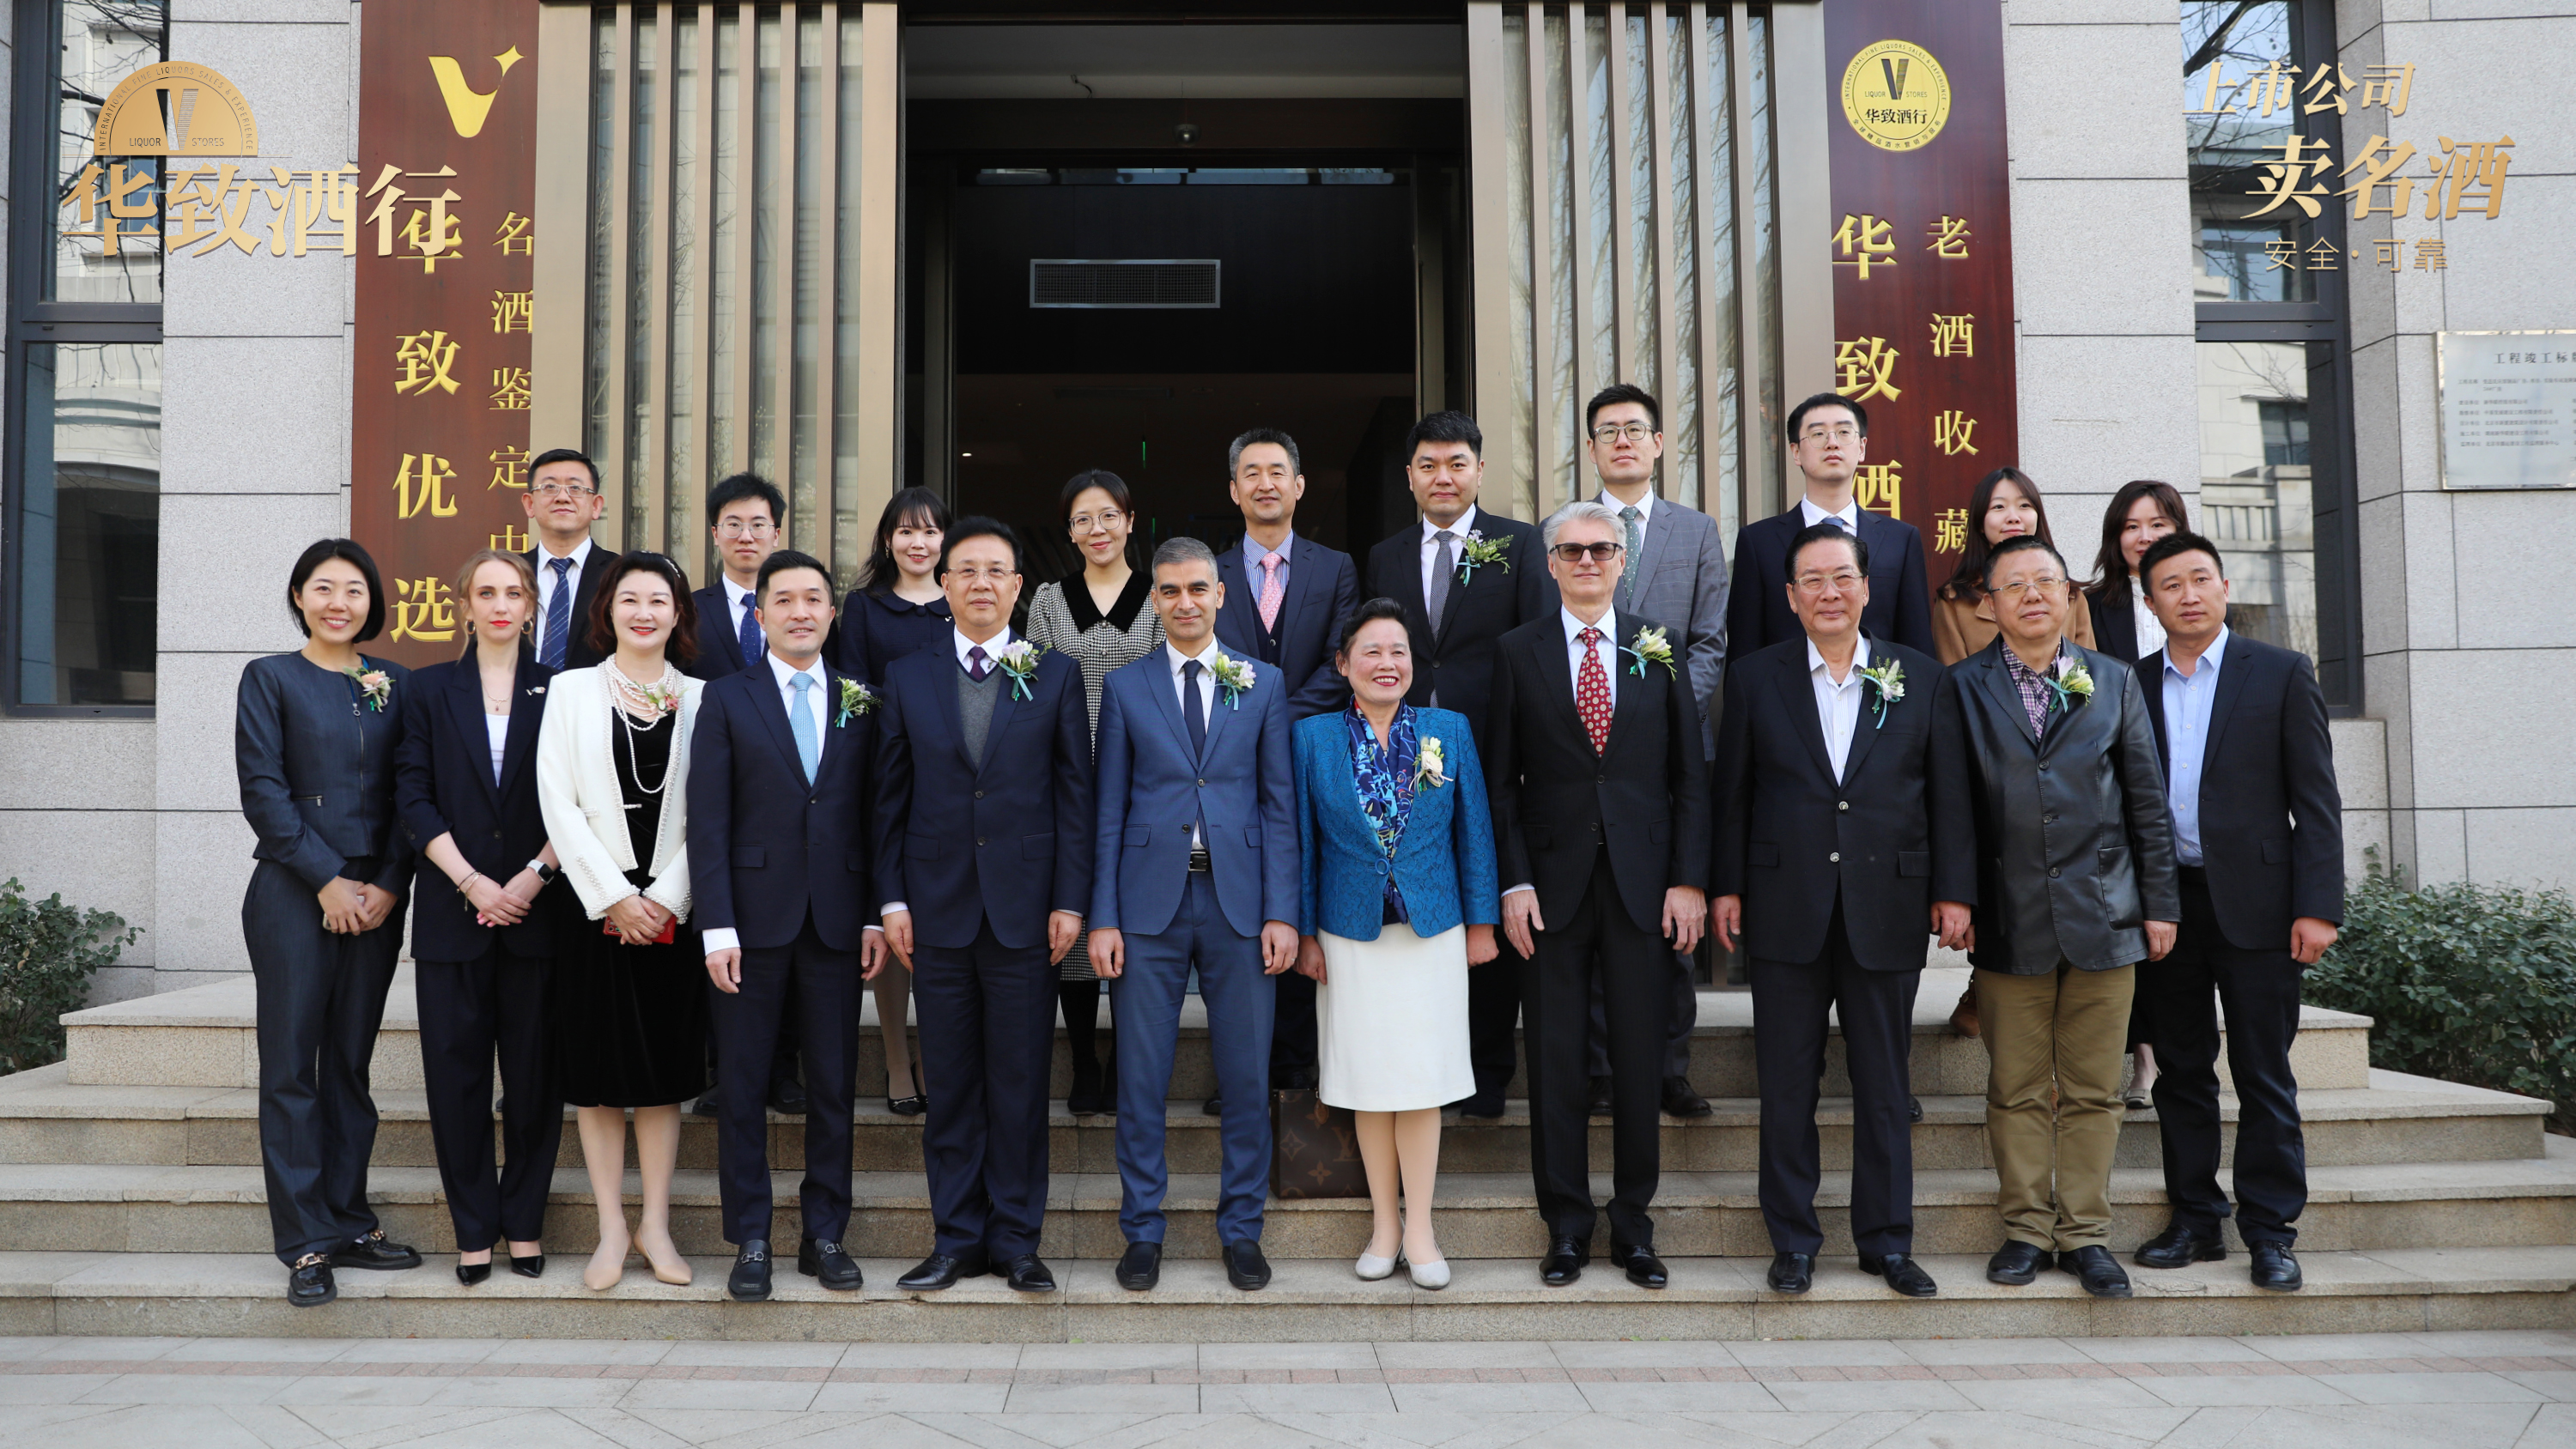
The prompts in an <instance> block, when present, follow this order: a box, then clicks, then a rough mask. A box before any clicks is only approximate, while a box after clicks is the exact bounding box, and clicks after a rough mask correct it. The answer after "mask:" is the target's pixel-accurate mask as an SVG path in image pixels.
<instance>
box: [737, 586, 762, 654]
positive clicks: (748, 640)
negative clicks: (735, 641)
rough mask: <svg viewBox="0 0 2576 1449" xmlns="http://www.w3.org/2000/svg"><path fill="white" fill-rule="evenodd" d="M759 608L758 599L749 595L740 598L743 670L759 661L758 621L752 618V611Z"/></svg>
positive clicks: (759, 638)
mask: <svg viewBox="0 0 2576 1449" xmlns="http://www.w3.org/2000/svg"><path fill="white" fill-rule="evenodd" d="M759 607H760V600H759V599H758V598H756V597H754V596H753V595H750V594H745V595H743V596H742V666H743V668H745V669H749V668H750V667H751V666H752V665H754V664H756V663H758V662H759V661H760V652H761V642H762V641H761V637H760V620H759V619H757V618H754V617H753V611H754V610H756V609H758V608H759Z"/></svg>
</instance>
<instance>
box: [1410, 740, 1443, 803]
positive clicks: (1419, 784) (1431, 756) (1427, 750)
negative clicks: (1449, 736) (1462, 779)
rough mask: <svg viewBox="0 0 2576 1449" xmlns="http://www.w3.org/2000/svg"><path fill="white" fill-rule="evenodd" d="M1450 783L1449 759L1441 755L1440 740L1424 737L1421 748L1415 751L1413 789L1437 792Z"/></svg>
mask: <svg viewBox="0 0 2576 1449" xmlns="http://www.w3.org/2000/svg"><path fill="white" fill-rule="evenodd" d="M1448 783H1449V759H1448V757H1447V756H1446V755H1444V754H1442V753H1441V750H1440V738H1439V736H1437V735H1424V736H1423V737H1422V744H1421V746H1420V747H1419V748H1418V749H1416V750H1415V751H1414V770H1413V787H1414V788H1415V789H1417V790H1437V789H1439V788H1440V787H1441V786H1443V785H1446V784H1448Z"/></svg>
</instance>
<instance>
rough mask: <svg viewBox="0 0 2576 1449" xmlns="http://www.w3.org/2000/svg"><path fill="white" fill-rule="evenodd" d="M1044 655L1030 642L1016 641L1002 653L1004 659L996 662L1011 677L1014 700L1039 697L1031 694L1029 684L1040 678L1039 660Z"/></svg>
mask: <svg viewBox="0 0 2576 1449" xmlns="http://www.w3.org/2000/svg"><path fill="white" fill-rule="evenodd" d="M1042 654H1043V651H1041V650H1040V649H1039V648H1038V646H1036V645H1035V644H1032V643H1030V642H1029V641H1028V640H1026V639H1014V640H1012V641H1011V643H1010V647H1009V648H1007V649H1004V650H1003V651H1002V657H1001V658H1000V659H998V660H996V661H994V662H996V663H998V664H1000V665H1001V666H1002V672H1003V673H1004V674H1007V675H1009V676H1011V697H1012V698H1014V699H1034V698H1036V697H1037V696H1036V695H1035V694H1033V693H1031V692H1030V689H1029V682H1030V681H1031V680H1034V679H1036V678H1037V677H1038V660H1039V658H1040V657H1042Z"/></svg>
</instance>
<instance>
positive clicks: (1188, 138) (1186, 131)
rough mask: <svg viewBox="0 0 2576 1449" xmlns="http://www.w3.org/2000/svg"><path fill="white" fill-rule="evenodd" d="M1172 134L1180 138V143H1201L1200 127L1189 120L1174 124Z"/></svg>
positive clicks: (1187, 144) (1186, 144)
mask: <svg viewBox="0 0 2576 1449" xmlns="http://www.w3.org/2000/svg"><path fill="white" fill-rule="evenodd" d="M1172 135H1173V136H1174V137H1176V138H1178V140H1179V141H1180V143H1181V144H1182V145H1184V146H1195V145H1197V144H1198V143H1199V128H1198V127H1197V126H1195V125H1192V124H1191V123H1190V122H1188V121H1183V122H1181V123H1180V124H1179V125H1177V126H1174V127H1173V128H1172Z"/></svg>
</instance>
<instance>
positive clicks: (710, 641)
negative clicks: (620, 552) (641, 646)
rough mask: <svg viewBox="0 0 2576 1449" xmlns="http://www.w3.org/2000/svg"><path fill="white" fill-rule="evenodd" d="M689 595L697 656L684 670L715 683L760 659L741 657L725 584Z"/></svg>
mask: <svg viewBox="0 0 2576 1449" xmlns="http://www.w3.org/2000/svg"><path fill="white" fill-rule="evenodd" d="M690 597H691V598H693V599H695V600H696V601H697V606H698V657H697V658H695V659H692V660H690V661H689V662H688V664H687V665H685V666H684V667H683V672H685V673H687V674H688V675H689V676H690V677H692V678H696V679H704V680H707V681H709V682H713V681H715V680H719V679H722V678H724V677H725V676H726V675H728V674H738V673H740V672H741V671H742V669H743V667H744V666H745V665H746V664H750V663H756V662H758V661H757V660H746V659H744V658H743V657H742V634H741V629H742V618H741V616H740V615H738V614H734V613H733V600H731V599H730V598H727V597H726V596H725V587H724V585H723V584H720V583H716V584H709V585H707V586H706V587H705V588H703V589H700V590H698V591H697V592H696V593H694V594H692V595H690ZM729 615H730V616H731V617H728V616H729ZM826 652H828V651H826ZM567 653H569V651H567Z"/></svg>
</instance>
